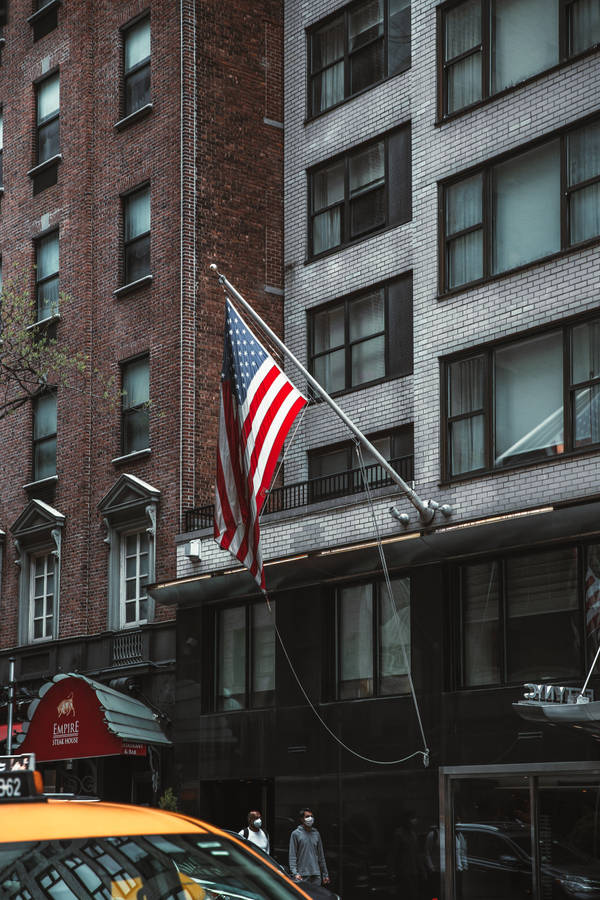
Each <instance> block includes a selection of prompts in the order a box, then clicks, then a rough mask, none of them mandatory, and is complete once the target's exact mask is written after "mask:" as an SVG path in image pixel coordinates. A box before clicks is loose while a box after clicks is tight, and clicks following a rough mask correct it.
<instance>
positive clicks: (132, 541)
mask: <svg viewBox="0 0 600 900" xmlns="http://www.w3.org/2000/svg"><path fill="white" fill-rule="evenodd" d="M148 572H149V537H148V533H147V532H146V530H145V529H144V530H143V531H136V532H133V533H131V534H123V535H121V565H120V587H121V592H120V593H121V626H122V627H123V628H127V627H130V626H132V625H140V624H141V623H142V622H146V621H147V619H148V595H147V593H146V586H147V584H148Z"/></svg>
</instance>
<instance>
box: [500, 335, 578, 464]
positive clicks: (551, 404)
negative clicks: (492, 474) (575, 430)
mask: <svg viewBox="0 0 600 900" xmlns="http://www.w3.org/2000/svg"><path fill="white" fill-rule="evenodd" d="M562 353H563V336H562V332H560V331H557V332H552V333H551V334H544V335H540V336H539V337H535V338H531V339H530V340H525V341H519V342H518V343H515V344H511V345H510V346H508V347H501V348H499V349H498V350H496V352H495V359H494V404H495V453H494V456H495V465H497V466H501V465H505V464H506V463H508V462H511V463H514V462H517V461H518V460H519V458H527V457H528V456H529V454H531V453H540V452H544V453H545V454H546V455H549V456H550V455H554V454H555V453H563V452H564V424H563V420H564V414H563V372H562Z"/></svg>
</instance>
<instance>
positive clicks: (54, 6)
mask: <svg viewBox="0 0 600 900" xmlns="http://www.w3.org/2000/svg"><path fill="white" fill-rule="evenodd" d="M59 6H60V0H34V4H33V8H34V12H33V15H31V16H29V18H28V20H27V21H28V22H29V23H30V25H31V26H32V28H33V39H34V41H39V40H40V39H41V38H43V37H45V36H46V35H47V34H50V32H51V31H53V29H54V28H56V26H57V24H58V7H59Z"/></svg>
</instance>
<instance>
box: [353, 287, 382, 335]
mask: <svg viewBox="0 0 600 900" xmlns="http://www.w3.org/2000/svg"><path fill="white" fill-rule="evenodd" d="M384 304H385V297H384V292H383V288H381V289H380V290H378V291H373V292H372V293H370V294H367V295H366V296H365V297H359V298H358V299H357V300H354V301H353V302H352V303H351V304H350V340H351V341H356V340H358V339H359V338H361V337H367V335H369V334H376V333H377V332H379V331H383V330H384V328H385V312H384Z"/></svg>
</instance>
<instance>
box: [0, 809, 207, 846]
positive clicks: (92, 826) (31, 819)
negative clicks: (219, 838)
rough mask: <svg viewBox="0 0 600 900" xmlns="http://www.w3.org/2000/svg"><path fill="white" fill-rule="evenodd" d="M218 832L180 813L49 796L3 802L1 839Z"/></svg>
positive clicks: (33, 839) (1, 841)
mask: <svg viewBox="0 0 600 900" xmlns="http://www.w3.org/2000/svg"><path fill="white" fill-rule="evenodd" d="M194 832H196V833H197V834H207V833H211V834H216V833H218V829H216V828H213V827H212V826H210V825H205V823H203V822H198V821H196V820H194V819H190V818H188V817H187V816H183V815H179V814H178V813H171V812H166V811H165V810H161V809H152V808H151V807H145V806H126V805H125V804H121V803H104V802H100V803H98V802H91V803H86V802H78V803H72V802H70V801H68V800H67V801H63V800H47V801H45V802H36V801H35V800H33V801H29V802H25V803H3V804H2V811H1V815H0V843H6V842H11V843H12V842H13V841H44V840H57V839H58V840H59V839H61V838H78V837H111V836H113V835H137V834H183V833H194Z"/></svg>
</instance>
